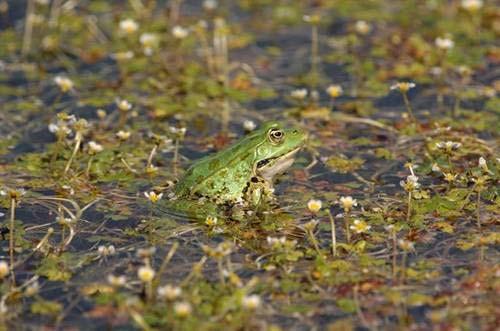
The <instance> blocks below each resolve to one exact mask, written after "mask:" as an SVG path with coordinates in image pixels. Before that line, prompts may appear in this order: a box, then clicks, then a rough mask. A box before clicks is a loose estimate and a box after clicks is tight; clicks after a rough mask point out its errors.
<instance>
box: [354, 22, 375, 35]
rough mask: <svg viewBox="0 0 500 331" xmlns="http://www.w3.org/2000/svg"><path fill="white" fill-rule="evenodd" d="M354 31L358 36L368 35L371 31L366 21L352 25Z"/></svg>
mask: <svg viewBox="0 0 500 331" xmlns="http://www.w3.org/2000/svg"><path fill="white" fill-rule="evenodd" d="M354 29H355V30H356V32H357V33H359V34H368V33H369V32H370V31H371V29H372V27H371V25H370V24H368V23H367V22H366V21H357V22H356V24H355V25H354Z"/></svg>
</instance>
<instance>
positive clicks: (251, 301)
mask: <svg viewBox="0 0 500 331" xmlns="http://www.w3.org/2000/svg"><path fill="white" fill-rule="evenodd" d="M260 304H261V299H260V297H259V296H258V295H256V294H252V295H246V296H244V297H243V299H241V305H242V306H243V308H245V309H248V310H255V309H257V308H259V307H260Z"/></svg>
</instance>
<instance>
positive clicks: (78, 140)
mask: <svg viewBox="0 0 500 331" xmlns="http://www.w3.org/2000/svg"><path fill="white" fill-rule="evenodd" d="M81 143H82V136H81V135H80V134H79V133H77V134H76V137H75V148H74V149H73V153H72V154H71V157H70V158H69V160H68V163H67V164H66V167H65V168H64V174H65V175H66V174H67V173H68V170H69V168H70V167H71V163H72V162H73V159H74V158H75V155H76V153H78V150H79V149H80V144H81Z"/></svg>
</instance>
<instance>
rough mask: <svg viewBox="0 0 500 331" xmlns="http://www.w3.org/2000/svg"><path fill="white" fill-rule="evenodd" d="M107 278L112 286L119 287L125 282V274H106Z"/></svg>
mask: <svg viewBox="0 0 500 331" xmlns="http://www.w3.org/2000/svg"><path fill="white" fill-rule="evenodd" d="M107 278H108V283H109V285H111V286H114V287H121V286H124V285H125V284H127V277H125V276H115V275H108V277H107Z"/></svg>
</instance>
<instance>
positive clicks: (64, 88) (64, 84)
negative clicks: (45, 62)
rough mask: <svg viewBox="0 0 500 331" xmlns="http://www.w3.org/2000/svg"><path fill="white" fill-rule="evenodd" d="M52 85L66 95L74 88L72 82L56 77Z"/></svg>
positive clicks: (66, 78)
mask: <svg viewBox="0 0 500 331" xmlns="http://www.w3.org/2000/svg"><path fill="white" fill-rule="evenodd" d="M54 83H56V85H57V86H58V87H59V89H60V90H61V92H63V93H66V92H68V91H70V90H72V89H73V87H74V86H75V85H74V83H73V81H72V80H71V79H69V78H68V77H63V76H56V77H54Z"/></svg>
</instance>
